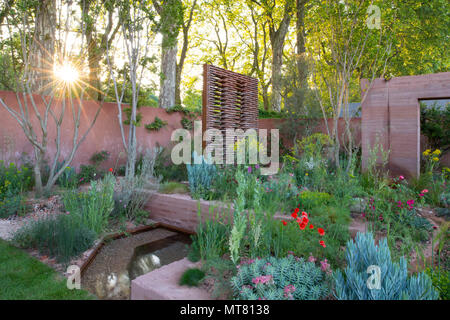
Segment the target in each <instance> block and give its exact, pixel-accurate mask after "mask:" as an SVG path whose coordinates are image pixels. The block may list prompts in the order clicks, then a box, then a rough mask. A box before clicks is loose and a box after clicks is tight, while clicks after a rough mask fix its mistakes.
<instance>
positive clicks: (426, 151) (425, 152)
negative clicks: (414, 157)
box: [423, 149, 431, 157]
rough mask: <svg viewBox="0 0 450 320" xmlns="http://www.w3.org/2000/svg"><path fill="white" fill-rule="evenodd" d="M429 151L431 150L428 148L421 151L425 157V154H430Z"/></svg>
mask: <svg viewBox="0 0 450 320" xmlns="http://www.w3.org/2000/svg"><path fill="white" fill-rule="evenodd" d="M430 152H431V150H430V149H427V150H425V151H424V152H423V155H424V156H425V157H427V156H429V155H430Z"/></svg>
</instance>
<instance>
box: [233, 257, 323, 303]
mask: <svg viewBox="0 0 450 320" xmlns="http://www.w3.org/2000/svg"><path fill="white" fill-rule="evenodd" d="M231 286H232V288H233V291H234V296H235V298H237V299H242V300H256V299H267V300H317V299H323V298H325V297H326V296H327V295H328V294H329V281H328V279H327V274H326V272H324V271H322V270H321V269H320V268H319V267H317V266H316V265H315V264H314V263H313V262H305V261H304V259H303V258H298V257H294V256H293V255H289V256H288V257H285V258H281V259H280V258H275V257H268V258H264V259H256V260H249V261H245V262H241V264H240V265H239V271H238V273H237V275H236V276H235V277H233V278H232V279H231Z"/></svg>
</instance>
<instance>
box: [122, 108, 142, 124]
mask: <svg viewBox="0 0 450 320" xmlns="http://www.w3.org/2000/svg"><path fill="white" fill-rule="evenodd" d="M123 112H124V113H125V115H126V117H127V119H125V120H123V124H125V125H127V126H129V125H130V123H131V113H132V111H131V108H124V109H123ZM141 124H142V113H137V114H136V121H135V123H134V125H135V126H136V127H140V126H141Z"/></svg>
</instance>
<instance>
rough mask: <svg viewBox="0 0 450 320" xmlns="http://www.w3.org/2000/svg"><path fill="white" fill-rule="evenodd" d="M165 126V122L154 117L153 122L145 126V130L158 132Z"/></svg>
mask: <svg viewBox="0 0 450 320" xmlns="http://www.w3.org/2000/svg"><path fill="white" fill-rule="evenodd" d="M166 125H167V121H164V120H161V119H160V118H158V117H155V120H154V121H153V122H152V123H149V124H146V125H145V129H147V130H149V131H158V130H159V129H161V128H163V127H165V126H166Z"/></svg>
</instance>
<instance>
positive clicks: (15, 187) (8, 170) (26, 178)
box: [0, 161, 33, 218]
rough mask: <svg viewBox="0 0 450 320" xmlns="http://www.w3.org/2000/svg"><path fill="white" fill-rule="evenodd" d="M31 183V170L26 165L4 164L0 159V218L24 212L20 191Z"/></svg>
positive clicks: (28, 188) (24, 207) (23, 202)
mask: <svg viewBox="0 0 450 320" xmlns="http://www.w3.org/2000/svg"><path fill="white" fill-rule="evenodd" d="M32 185H33V180H32V171H31V170H30V169H29V168H28V167H26V166H22V167H20V168H18V167H17V166H16V165H15V164H14V163H10V164H9V166H5V165H4V163H3V161H0V218H7V217H9V216H11V215H14V214H19V215H20V214H22V213H24V210H25V209H26V206H25V201H24V197H23V196H22V195H21V193H23V192H25V191H27V190H30V189H31V187H32Z"/></svg>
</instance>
